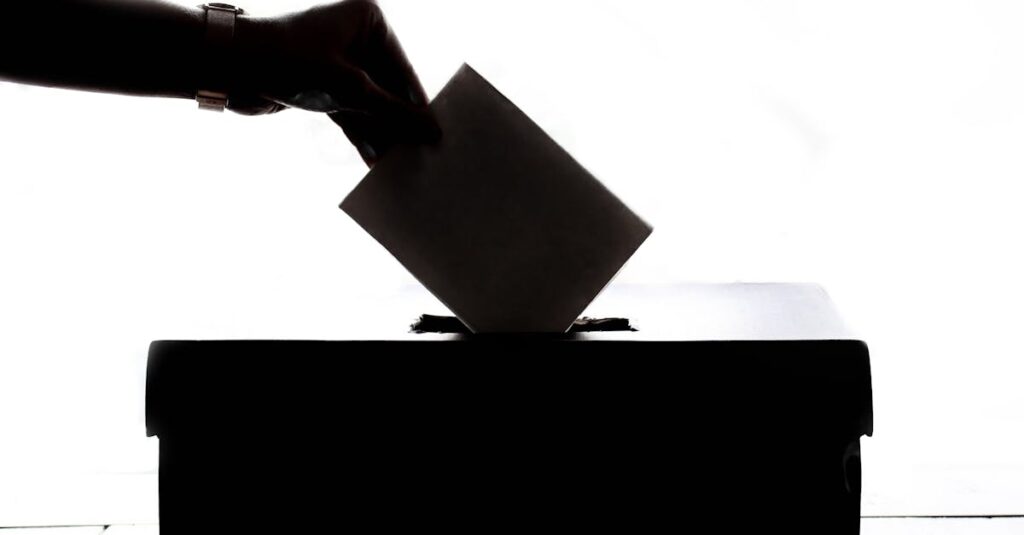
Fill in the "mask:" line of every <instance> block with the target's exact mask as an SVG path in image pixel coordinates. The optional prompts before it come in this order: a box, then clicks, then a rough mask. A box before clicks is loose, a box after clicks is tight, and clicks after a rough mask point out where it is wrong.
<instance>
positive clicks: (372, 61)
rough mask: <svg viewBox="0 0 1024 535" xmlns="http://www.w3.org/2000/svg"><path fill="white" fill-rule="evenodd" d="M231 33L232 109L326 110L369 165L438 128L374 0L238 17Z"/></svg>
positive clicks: (347, 0) (351, 0)
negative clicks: (269, 15)
mask: <svg viewBox="0 0 1024 535" xmlns="http://www.w3.org/2000/svg"><path fill="white" fill-rule="evenodd" d="M236 41H237V47H238V48H237V50H238V51H239V56H238V62H239V64H238V65H237V66H236V69H237V70H236V71H235V72H236V75H235V83H234V87H233V88H232V90H231V92H229V97H228V108H229V109H231V110H233V111H236V112H238V113H243V114H261V113H272V112H275V111H279V110H281V109H283V108H284V107H292V108H301V109H304V110H309V111H315V112H323V113H327V114H329V116H330V118H331V119H332V120H333V121H334V122H335V123H337V124H338V125H339V126H341V128H342V129H343V130H344V131H345V134H346V135H347V136H348V138H349V140H350V141H351V142H352V144H353V145H355V146H356V149H357V150H358V151H359V154H360V155H361V156H362V157H363V160H365V161H366V162H367V163H368V164H370V165H372V164H373V163H374V162H375V161H376V160H377V159H378V158H379V157H380V156H381V155H382V154H383V153H384V152H385V151H387V150H388V149H390V148H391V147H392V146H393V145H394V144H396V143H399V142H404V141H412V142H419V141H431V140H436V138H437V137H439V136H440V131H439V129H438V127H437V124H436V122H435V121H434V119H433V117H432V116H431V114H430V112H429V110H428V108H427V106H426V104H427V97H426V94H425V93H424V91H423V86H422V85H421V84H420V81H419V79H418V78H417V76H416V73H415V71H414V70H413V68H412V66H411V65H410V64H409V60H408V59H407V58H406V55H405V53H404V52H403V50H402V47H401V45H399V42H398V39H397V38H396V37H395V34H394V32H392V31H391V29H390V27H389V26H388V24H387V22H386V21H385V19H384V15H383V13H382V12H381V10H380V8H379V7H378V6H377V4H376V3H375V2H373V1H372V0H345V1H342V2H337V3H333V4H328V5H323V6H317V7H314V8H312V9H309V10H307V11H303V12H299V13H294V14H290V15H286V16H282V17H273V18H254V17H240V18H239V20H238V28H237V31H236Z"/></svg>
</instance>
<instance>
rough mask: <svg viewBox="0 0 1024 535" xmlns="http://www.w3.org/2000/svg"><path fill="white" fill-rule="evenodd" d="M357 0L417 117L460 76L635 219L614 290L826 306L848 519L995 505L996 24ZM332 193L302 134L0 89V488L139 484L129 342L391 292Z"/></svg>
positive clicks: (1003, 169)
mask: <svg viewBox="0 0 1024 535" xmlns="http://www.w3.org/2000/svg"><path fill="white" fill-rule="evenodd" d="M239 1H241V0H239ZM242 5H243V7H246V8H248V9H249V11H250V12H255V13H262V14H270V13H274V12H277V11H284V10H287V9H294V8H300V7H303V6H304V5H306V3H305V2H297V1H290V2H283V1H274V2H271V1H270V0H259V1H257V0H251V1H248V2H246V3H244V4H242ZM382 5H383V7H384V9H385V12H386V13H387V14H388V16H389V18H390V20H391V23H392V25H393V26H394V27H395V29H396V31H397V32H398V34H399V35H400V36H401V39H402V41H403V43H404V45H405V46H406V48H407V50H408V53H409V56H410V57H411V59H412V61H413V63H414V64H415V65H416V66H417V69H418V70H419V72H420V75H421V77H422V79H423V81H424V85H425V86H426V88H427V91H428V93H430V94H431V95H433V94H434V93H436V92H437V91H438V90H439V89H440V88H441V86H442V85H443V84H444V83H445V81H447V79H448V77H449V76H450V75H451V74H453V73H454V72H455V70H456V69H457V68H458V66H459V65H460V64H461V63H462V62H463V61H466V62H469V63H470V64H472V65H473V66H474V67H475V68H477V70H479V71H480V72H481V73H482V74H483V75H484V76H486V77H488V78H489V79H490V80H491V81H492V82H493V83H494V84H495V85H496V86H497V87H498V88H499V89H501V90H502V91H503V92H505V93H506V94H507V95H508V96H509V97H510V98H511V99H512V100H513V101H514V102H516V103H517V104H518V105H519V106H520V107H521V108H523V109H524V110H525V111H526V112H527V113H528V114H529V115H531V116H532V117H533V118H534V119H535V120H536V121H537V122H538V123H539V124H540V125H541V126H543V127H544V128H545V129H547V130H548V132H549V133H550V134H552V136H553V137H555V139H557V140H558V141H559V142H561V143H562V144H563V145H564V146H565V147H566V148H567V149H568V150H569V151H570V152H571V153H573V154H574V156H576V158H577V159H578V160H579V161H581V162H582V163H583V164H584V165H586V166H587V167H589V168H590V169H591V170H592V171H593V172H594V173H595V174H596V175H597V176H598V177H600V178H601V179H602V180H603V181H604V182H605V183H606V184H608V186H609V187H610V188H611V189H612V190H613V191H615V192H616V193H618V194H619V195H620V196H621V197H622V198H623V199H624V200H625V201H626V202H627V203H628V204H630V205H631V207H632V208H634V209H635V210H636V211H637V212H638V213H640V214H641V215H642V216H644V217H645V218H646V219H647V220H649V221H650V222H651V223H652V224H653V225H654V226H655V233H654V235H653V236H652V238H651V239H650V240H649V241H648V243H647V244H645V245H644V246H643V247H642V248H641V250H640V251H639V252H638V253H637V255H636V256H635V257H634V259H633V260H632V261H631V262H630V263H629V265H628V266H627V267H626V269H624V270H623V272H622V273H621V275H620V276H619V278H618V279H617V281H618V282H623V283H628V282H635V283H649V282H665V281H694V280H707V281H735V280H742V281H810V282H819V283H821V284H823V285H824V286H825V287H826V289H828V290H829V291H830V293H831V294H832V296H833V298H834V299H835V301H836V302H837V303H838V305H839V307H840V309H841V311H843V312H844V313H845V315H846V316H847V318H848V320H849V321H850V323H851V324H852V325H853V326H854V327H855V329H856V330H857V331H858V332H859V333H860V334H862V335H863V337H864V338H865V339H866V340H867V341H868V343H869V345H870V347H871V350H872V364H873V370H874V386H875V411H876V437H875V438H872V439H867V440H865V441H864V456H865V459H864V460H865V504H864V510H865V513H868V514H895V513H900V514H920V513H932V512H935V511H939V512H944V513H950V514H952V513H957V512H978V511H980V512H984V513H1009V512H1014V513H1021V512H1024V511H1020V510H1012V511H1011V510H1009V509H1012V508H1013V507H1015V506H1016V505H1017V504H1020V503H1024V502H1022V501H1021V500H1024V470H1022V469H1021V468H1020V463H1019V462H1018V460H1017V456H1018V454H1019V452H1020V451H1024V394H1022V393H1021V390H1020V389H1019V387H1018V384H1019V382H1020V379H1021V376H1022V372H1024V365H1022V364H1021V357H1022V356H1024V355H1022V341H1021V339H1020V337H1019V336H1018V335H1017V330H1018V325H1017V323H1018V321H1019V320H1020V319H1021V314H1020V312H1019V309H1020V303H1021V302H1022V300H1021V298H1022V297H1024V285H1022V282H1021V279H1020V277H1019V273H1020V272H1021V268H1022V267H1024V262H1022V259H1021V256H1020V245H1019V242H1020V239H1019V232H1020V229H1021V228H1022V223H1024V214H1022V213H1021V211H1020V210H1018V209H1017V207H1018V204H1019V203H1020V202H1021V196H1020V194H1019V191H1018V182H1019V181H1020V180H1021V179H1022V178H1024V158H1022V154H1024V153H1022V151H1021V147H1022V143H1024V100H1022V98H1021V95H1024V33H1022V32H1020V30H1019V29H1020V21H1021V20H1022V18H1024V3H1021V2H1016V1H1013V0H1007V1H994V0H986V1H979V0H957V1H936V0H885V1H881V0H878V1H861V2H838V1H823V0H806V1H777V2H759V1H756V0H749V1H739V0H731V1H718V2H699V1H672V2H669V1H653V0H647V1H635V0H634V1H629V2H612V1H608V0H589V1H582V0H579V1H567V0H530V1H518V2H492V1H480V0H476V1H461V2H460V1H451V0H437V1H424V0H390V1H382ZM8 53H9V52H8ZM364 172H365V167H364V166H363V164H362V163H361V161H359V159H358V157H357V156H356V153H355V151H354V150H352V149H351V148H350V147H349V146H348V145H347V143H346V141H345V138H344V136H343V134H342V133H341V132H340V130H338V129H337V128H336V127H335V126H334V125H333V124H332V123H331V122H330V121H328V120H327V119H326V118H324V117H320V116H315V115H312V114H306V113H302V112H294V111H289V112H286V113H282V114H279V115H277V116H274V117H264V118H247V117H239V116H233V115H231V114H224V115H217V114H210V113H205V112H204V113H201V112H199V111H197V110H196V109H195V104H194V103H191V102H187V101H178V100H158V99H140V98H125V97H118V96H110V95H99V94H87V93H75V92H68V91H60V90H52V89H42V88H30V87H23V86H17V85H13V84H3V83H0V251H2V253H0V254H2V256H0V491H2V490H3V487H4V486H5V485H6V486H7V487H8V489H7V490H8V491H10V492H12V493H15V491H13V490H11V489H12V487H13V486H15V485H16V483H15V482H17V481H26V480H31V479H33V478H37V477H39V475H40V474H50V475H52V476H53V477H56V478H60V477H64V475H66V474H93V473H103V474H109V473H148V472H152V471H154V470H155V467H156V456H155V452H156V449H155V442H154V441H152V440H148V439H146V438H145V437H144V428H143V425H142V415H143V406H142V395H143V383H142V381H143V378H144V373H145V361H144V359H145V353H146V350H147V344H148V343H149V342H150V341H151V340H153V339H162V338H234V337H248V338H269V337H296V338H326V339H329V338H332V337H333V336H334V335H335V333H338V332H340V329H339V325H340V324H341V323H342V322H343V320H344V319H345V318H346V317H347V316H351V315H353V314H356V313H357V311H356V310H354V306H353V303H356V302H358V301H359V300H360V299H368V298H373V297H374V296H377V295H383V294H388V293H393V292H395V291H396V290H397V289H399V288H401V287H403V286H404V285H409V284H413V283H414V281H413V279H412V278H411V277H410V276H408V275H407V274H406V273H405V272H404V271H403V270H402V268H401V267H400V266H399V265H398V264H397V263H396V262H395V261H394V260H393V259H392V258H391V257H390V256H389V255H388V254H387V253H386V252H385V251H384V250H383V249H382V248H380V247H379V246H378V245H377V244H376V243H375V242H374V241H373V240H372V239H370V238H369V237H368V236H366V235H365V234H364V233H363V232H362V231H361V230H360V229H359V228H358V227H357V226H356V225H355V224H354V223H352V222H351V221H349V220H348V219H347V217H346V216H344V214H343V213H342V212H341V211H340V210H338V209H337V204H338V203H339V202H340V200H341V199H342V198H343V197H344V195H345V194H346V193H347V192H348V190H349V189H351V188H352V187H353V186H354V185H355V184H356V182H357V181H358V180H359V179H360V178H361V177H362V175H363V173H364ZM407 320H408V318H399V321H400V322H406V321H407ZM403 324H404V323H403ZM954 497H955V498H954ZM3 507H4V506H3V504H2V503H0V513H2V508H3Z"/></svg>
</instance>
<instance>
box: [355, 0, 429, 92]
mask: <svg viewBox="0 0 1024 535" xmlns="http://www.w3.org/2000/svg"><path fill="white" fill-rule="evenodd" d="M368 24H369V27H368V29H367V30H368V31H367V42H366V43H364V49H363V51H362V54H361V56H362V57H360V58H359V59H360V61H359V66H360V67H361V68H362V69H363V70H364V71H366V73H367V74H369V75H370V78H372V79H373V81H374V82H376V83H377V85H379V86H380V87H382V88H384V89H385V90H387V91H389V92H391V93H392V94H393V95H395V96H396V97H398V98H401V99H403V100H406V101H408V102H410V103H411V104H414V105H416V106H426V105H427V93H426V91H424V90H423V84H422V83H420V79H419V77H418V76H417V75H416V71H415V69H413V67H412V64H411V63H410V62H409V58H408V57H407V56H406V54H405V50H404V49H403V48H402V45H401V43H399V41H398V36H396V35H395V32H394V31H392V29H391V27H390V26H389V25H388V23H387V21H386V20H385V19H384V15H383V13H381V11H380V9H379V8H376V9H372V10H371V12H370V15H369V20H368Z"/></svg>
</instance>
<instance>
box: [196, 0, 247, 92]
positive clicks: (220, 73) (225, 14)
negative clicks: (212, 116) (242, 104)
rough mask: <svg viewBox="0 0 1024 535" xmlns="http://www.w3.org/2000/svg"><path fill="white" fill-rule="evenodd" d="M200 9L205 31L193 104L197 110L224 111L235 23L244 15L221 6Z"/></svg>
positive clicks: (211, 4)
mask: <svg viewBox="0 0 1024 535" xmlns="http://www.w3.org/2000/svg"><path fill="white" fill-rule="evenodd" d="M201 7H202V8H203V11H204V12H205V16H206V30H205V35H204V38H203V40H204V47H203V49H204V54H203V57H202V61H201V68H200V73H201V75H200V88H199V90H197V91H196V101H198V102H199V109H202V110H210V111H224V108H225V107H226V106H227V103H228V88H229V86H230V81H229V73H230V70H231V44H232V41H233V40H234V37H235V19H236V18H237V17H238V15H240V14H242V13H244V11H243V10H242V9H240V8H237V7H235V6H232V5H230V4H222V3H209V4H203V6H201Z"/></svg>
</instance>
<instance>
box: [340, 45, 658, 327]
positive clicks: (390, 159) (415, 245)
mask: <svg viewBox="0 0 1024 535" xmlns="http://www.w3.org/2000/svg"><path fill="white" fill-rule="evenodd" d="M430 107H431V109H432V111H433V112H434V114H435V116H436V117H437V120H438V122H439V124H440V126H441V129H442V131H443V137H442V139H441V140H440V142H439V143H437V144H433V145H399V146H397V147H395V148H394V149H393V150H392V151H390V152H389V153H388V154H387V156H386V157H385V158H383V159H381V160H380V161H379V162H378V163H377V165H376V166H375V167H374V168H373V169H372V170H371V171H370V172H369V173H368V174H367V175H366V178H364V179H363V181H362V182H360V183H359V185H358V186H356V188H355V190H353V191H352V193H351V194H349V196H348V197H347V198H346V199H345V200H344V201H343V202H342V204H341V208H342V209H343V210H344V211H345V212H346V213H347V214H349V215H350V216H351V217H352V218H353V219H354V220H355V221H356V222H357V223H359V225H361V226H362V227H363V228H364V229H365V230H366V231H367V232H368V233H369V234H370V235H371V236H373V237H374V238H375V239H376V240H377V241H378V242H380V243H381V245H383V246H384V247H385V248H386V249H387V250H388V251H390V252H391V254H393V255H394V256H395V258H396V259H398V261H399V262H401V263H402V265H403V266H405V267H406V269H408V270H409V271H410V273H412V274H413V276H415V277H416V278H417V279H418V280H419V281H420V282H421V283H422V284H423V285H424V286H426V287H427V289H428V290H430V291H431V292H432V293H433V294H434V295H435V296H436V297H437V298H438V299H440V300H441V302H443V303H444V304H445V305H446V306H448V307H449V308H450V309H451V310H452V312H453V313H454V314H455V315H456V316H458V318H459V319H460V320H462V322H463V323H465V324H466V326H467V327H469V328H470V329H471V330H472V331H473V332H476V333H492V332H565V331H566V330H567V329H568V328H569V327H570V326H571V325H572V323H573V321H574V320H575V319H576V318H577V317H578V316H579V315H580V313H582V312H583V310H584V309H585V308H586V307H587V305H589V304H590V302H591V301H592V300H593V299H594V297H596V296H597V294H598V293H599V292H600V291H601V290H602V289H603V288H604V287H605V286H606V285H607V284H608V282H609V281H610V280H611V279H612V278H613V277H614V276H615V274H616V273H617V272H618V271H619V269H621V267H622V266H623V264H625V262H626V260H628V259H629V257H630V256H632V254H633V252H635V251H636V249H637V248H638V247H639V246H640V244H641V243H643V241H644V240H645V239H646V238H647V236H648V235H650V233H651V227H650V226H649V225H647V224H646V223H645V222H644V221H643V220H641V219H640V218H639V217H638V216H637V215H636V214H634V213H633V212H632V211H630V210H629V208H628V207H626V205H624V204H623V203H622V202H621V201H620V200H619V199H618V198H617V197H615V195H613V194H612V193H611V192H610V191H608V190H607V189H606V188H605V187H604V186H603V185H602V184H601V183H600V182H598V181H597V179H595V178H594V177H593V176H592V175H591V174H590V173H589V172H587V170H586V169H584V168H583V167H582V166H581V165H580V164H579V163H577V162H576V161H575V160H574V159H573V158H572V157H571V156H570V155H569V154H568V153H566V152H565V150H563V149H562V148H561V147H560V146H558V144H557V143H555V142H554V141H553V140H552V139H551V138H550V137H549V136H548V135H547V134H545V133H544V132H543V131H542V130H541V129H540V127H538V126H537V125H536V124H535V123H534V122H533V121H531V120H530V119H529V118H528V117H527V116H526V115H525V114H523V112H522V111H520V110H519V109H518V108H517V107H516V106H515V105H514V104H512V102H510V101H509V100H508V99H507V98H505V97H504V96H503V95H502V94H501V93H499V92H498V91H497V90H496V89H495V88H494V87H492V86H491V85H490V84H489V83H488V82H487V81H486V80H484V79H483V78H482V77H481V76H480V75H479V74H477V72H476V71H474V70H473V69H472V68H470V67H469V66H468V65H464V66H463V67H462V68H461V69H460V70H459V71H458V73H456V75H455V76H454V77H453V78H452V79H451V81H449V82H448V84H447V85H446V86H445V88H444V89H442V90H441V92H440V93H439V94H438V96H437V98H435V99H434V101H433V102H432V103H431V105H430Z"/></svg>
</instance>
